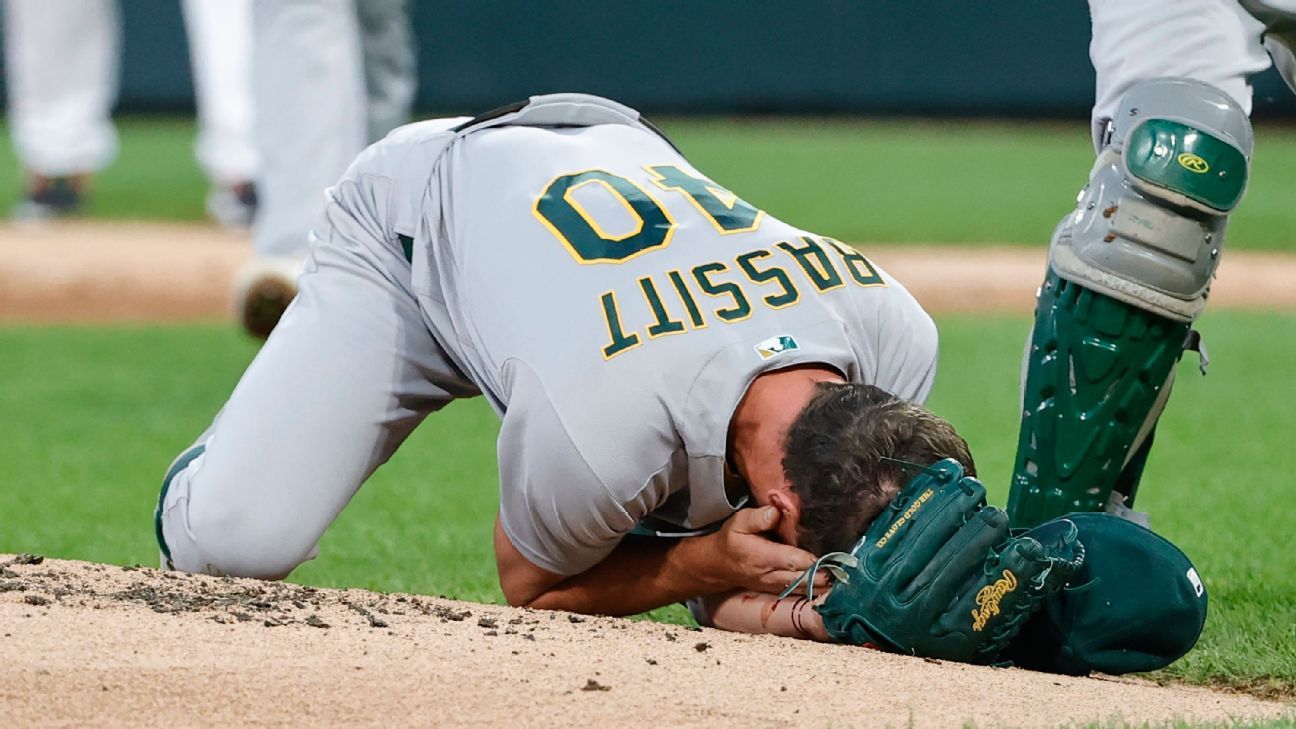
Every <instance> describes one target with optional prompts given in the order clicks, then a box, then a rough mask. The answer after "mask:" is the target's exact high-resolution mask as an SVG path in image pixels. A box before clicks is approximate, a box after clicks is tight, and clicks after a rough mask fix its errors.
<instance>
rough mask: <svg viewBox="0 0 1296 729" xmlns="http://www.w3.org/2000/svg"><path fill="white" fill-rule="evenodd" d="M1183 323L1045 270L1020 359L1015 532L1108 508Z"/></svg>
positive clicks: (1173, 357)
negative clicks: (1022, 372) (1022, 380)
mask: <svg viewBox="0 0 1296 729" xmlns="http://www.w3.org/2000/svg"><path fill="white" fill-rule="evenodd" d="M1189 326H1190V325H1189V323H1187V322H1178V321H1174V320H1172V319H1168V318H1165V317H1162V316H1158V315H1157V314H1153V313H1151V312H1149V311H1147V310H1145V309H1142V308H1139V307H1136V306H1133V305H1131V304H1128V303H1125V302H1123V301H1120V300H1117V299H1115V298H1112V297H1110V296H1107V295H1105V294H1102V293H1098V292H1096V291H1093V290H1091V289H1088V288H1085V287H1083V286H1080V285H1078V284H1075V283H1073V282H1071V281H1067V280H1066V279H1063V278H1061V277H1060V276H1058V274H1057V273H1056V272H1054V271H1053V270H1052V269H1050V270H1049V272H1048V276H1047V278H1046V279H1045V281H1044V286H1043V288H1042V289H1041V290H1040V296H1039V302H1038V304H1037V308H1036V312H1035V330H1034V333H1033V335H1032V337H1031V344H1030V351H1029V354H1028V355H1027V357H1028V364H1027V371H1026V385H1025V391H1024V404H1023V417H1022V427H1021V433H1020V435H1019V437H1018V443H1017V460H1016V463H1015V465H1014V470H1013V478H1012V490H1011V492H1010V494H1009V497H1008V515H1009V517H1010V518H1011V520H1012V525H1013V526H1014V527H1033V526H1036V525H1037V524H1040V523H1042V522H1045V521H1048V520H1049V519H1053V518H1055V517H1058V516H1061V515H1063V514H1068V513H1071V512H1075V511H1101V510H1102V509H1103V508H1104V507H1106V505H1107V501H1108V499H1109V498H1110V496H1111V492H1112V489H1113V487H1114V486H1115V485H1116V484H1117V482H1118V480H1119V479H1120V478H1121V472H1122V470H1123V469H1124V467H1125V465H1126V462H1127V461H1129V460H1130V455H1131V454H1130V449H1131V448H1132V447H1133V446H1134V441H1135V439H1136V438H1137V436H1138V433H1139V430H1140V428H1141V427H1142V426H1143V424H1144V422H1145V420H1146V419H1147V416H1148V414H1149V413H1150V412H1151V411H1152V408H1153V406H1154V405H1155V403H1156V400H1157V396H1158V395H1159V393H1160V391H1161V388H1162V387H1164V386H1165V383H1166V380H1167V378H1168V376H1169V374H1170V370H1171V369H1172V368H1173V367H1174V366H1175V363H1176V362H1178V361H1179V358H1180V356H1181V355H1182V354H1183V351H1184V344H1185V342H1186V340H1187V336H1188V330H1189Z"/></svg>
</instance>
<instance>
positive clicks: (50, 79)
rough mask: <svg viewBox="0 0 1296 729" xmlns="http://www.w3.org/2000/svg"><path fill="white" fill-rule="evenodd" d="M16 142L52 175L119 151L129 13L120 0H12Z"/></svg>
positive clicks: (9, 69)
mask: <svg viewBox="0 0 1296 729" xmlns="http://www.w3.org/2000/svg"><path fill="white" fill-rule="evenodd" d="M4 47H5V70H6V76H7V80H8V88H9V122H10V124H11V125H12V128H11V134H12V137H13V145H14V150H15V151H16V152H17V154H18V159H19V160H20V161H21V162H22V165H23V167H25V168H26V169H27V171H29V172H33V173H35V174H38V175H42V176H45V177H64V176H69V175H76V174H85V173H92V172H97V171H99V170H101V169H103V168H104V167H107V166H108V164H109V163H110V162H112V160H113V158H114V157H115V156H116V154H117V133H116V130H115V129H114V128H113V125H112V119H111V117H110V113H111V111H112V107H113V104H114V103H116V100H117V83H118V79H117V74H118V63H119V58H120V50H121V21H120V18H119V17H118V8H117V2H116V0H6V4H5V29H4Z"/></svg>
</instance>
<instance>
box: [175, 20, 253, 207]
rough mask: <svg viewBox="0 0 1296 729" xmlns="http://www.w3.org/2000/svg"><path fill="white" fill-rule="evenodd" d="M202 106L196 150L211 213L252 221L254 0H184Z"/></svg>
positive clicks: (195, 88)
mask: <svg viewBox="0 0 1296 729" xmlns="http://www.w3.org/2000/svg"><path fill="white" fill-rule="evenodd" d="M182 7H183V8H184V20H185V32H186V33H187V34H188V36H189V61H190V65H191V66H192V68H193V79H194V94H195V96H196V101H197V106H198V140H197V142H196V143H195V145H194V151H195V153H196V155H197V157H198V164H199V165H201V166H202V169H203V172H204V173H206V175H207V179H208V180H210V181H211V183H212V189H211V192H210V194H209V195H208V196H207V214H208V215H210V216H211V217H212V218H213V219H215V220H216V221H217V222H218V223H220V224H222V225H225V226H228V227H243V228H246V227H248V226H249V225H251V224H252V215H253V213H254V212H255V208H256V196H255V191H254V189H253V185H252V182H253V180H254V179H255V178H256V173H257V163H258V154H257V149H256V141H255V139H254V138H253V134H252V119H253V117H252V113H253V109H252V0H184V3H183V5H182Z"/></svg>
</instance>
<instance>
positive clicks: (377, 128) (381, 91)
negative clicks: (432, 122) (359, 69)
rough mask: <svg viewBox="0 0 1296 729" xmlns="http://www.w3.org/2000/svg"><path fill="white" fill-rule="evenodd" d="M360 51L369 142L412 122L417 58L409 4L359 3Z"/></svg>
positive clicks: (391, 0)
mask: <svg viewBox="0 0 1296 729" xmlns="http://www.w3.org/2000/svg"><path fill="white" fill-rule="evenodd" d="M356 17H357V20H358V21H359V23H360V49H361V52H362V53H363V55H364V72H365V90H366V94H367V96H368V127H369V139H370V140H371V141H372V140H377V139H382V138H383V137H384V136H386V135H387V132H390V131H391V130H393V129H395V128H396V127H398V126H400V125H402V124H405V123H407V122H409V118H410V110H411V109H412V108H413V106H414V92H415V91H417V90H418V89H417V85H418V84H417V81H418V76H417V60H418V59H417V58H416V57H415V54H414V40H413V38H412V37H411V34H410V27H409V3H408V2H407V1H406V0H365V1H364V2H357V3H356Z"/></svg>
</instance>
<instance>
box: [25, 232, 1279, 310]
mask: <svg viewBox="0 0 1296 729" xmlns="http://www.w3.org/2000/svg"><path fill="white" fill-rule="evenodd" d="M865 253H866V254H867V255H868V256H869V257H870V258H871V259H873V260H874V261H876V262H877V263H879V264H880V265H881V266H882V267H883V268H885V269H886V270H887V271H889V272H890V273H892V274H893V275H895V276H896V277H897V278H899V279H900V280H901V281H903V282H904V283H905V285H906V286H907V287H908V288H909V289H910V290H911V291H912V292H913V293H914V295H915V296H917V297H918V300H919V301H921V302H923V304H924V305H925V306H926V307H927V308H928V309H929V310H930V311H932V312H936V313H946V312H1020V313H1027V312H1029V311H1031V308H1032V306H1033V304H1034V293H1035V288H1036V287H1037V286H1038V285H1039V282H1040V280H1041V278H1042V277H1043V269H1044V250H1043V247H1042V246H1041V247H1038V248H1008V247H1002V248H981V247H979V248H958V247H949V246H946V247H938V246H916V245H906V246H882V245H873V244H870V245H868V246H867V247H866V250H865ZM251 255H252V254H251V248H250V245H249V243H248V240H247V237H246V236H241V235H236V234H230V233H226V232H224V231H221V230H219V229H217V228H214V227H211V226H204V225H178V224H159V223H103V222H79V223H62V224H58V225H46V226H40V227H19V226H14V225H5V224H0V322H9V323H16V322H178V321H192V320H202V319H224V318H228V317H229V316H230V313H229V312H230V310H231V304H230V290H231V286H232V282H233V279H234V276H235V274H236V272H237V271H238V270H239V267H240V266H241V265H242V264H243V263H244V262H245V261H247V260H248V258H249V257H251ZM1294 280H1296V256H1294V255H1290V254H1273V253H1268V254H1266V253H1249V252H1245V251H1230V252H1229V253H1228V254H1227V255H1226V256H1224V261H1223V264H1222V265H1221V267H1220V274H1219V278H1218V280H1217V281H1216V284H1215V286H1214V287H1213V290H1212V294H1211V307H1212V309H1229V308H1233V309H1236V308H1244V309H1275V310H1285V311H1296V286H1292V285H1291V284H1290V282H1291V281H1294Z"/></svg>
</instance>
